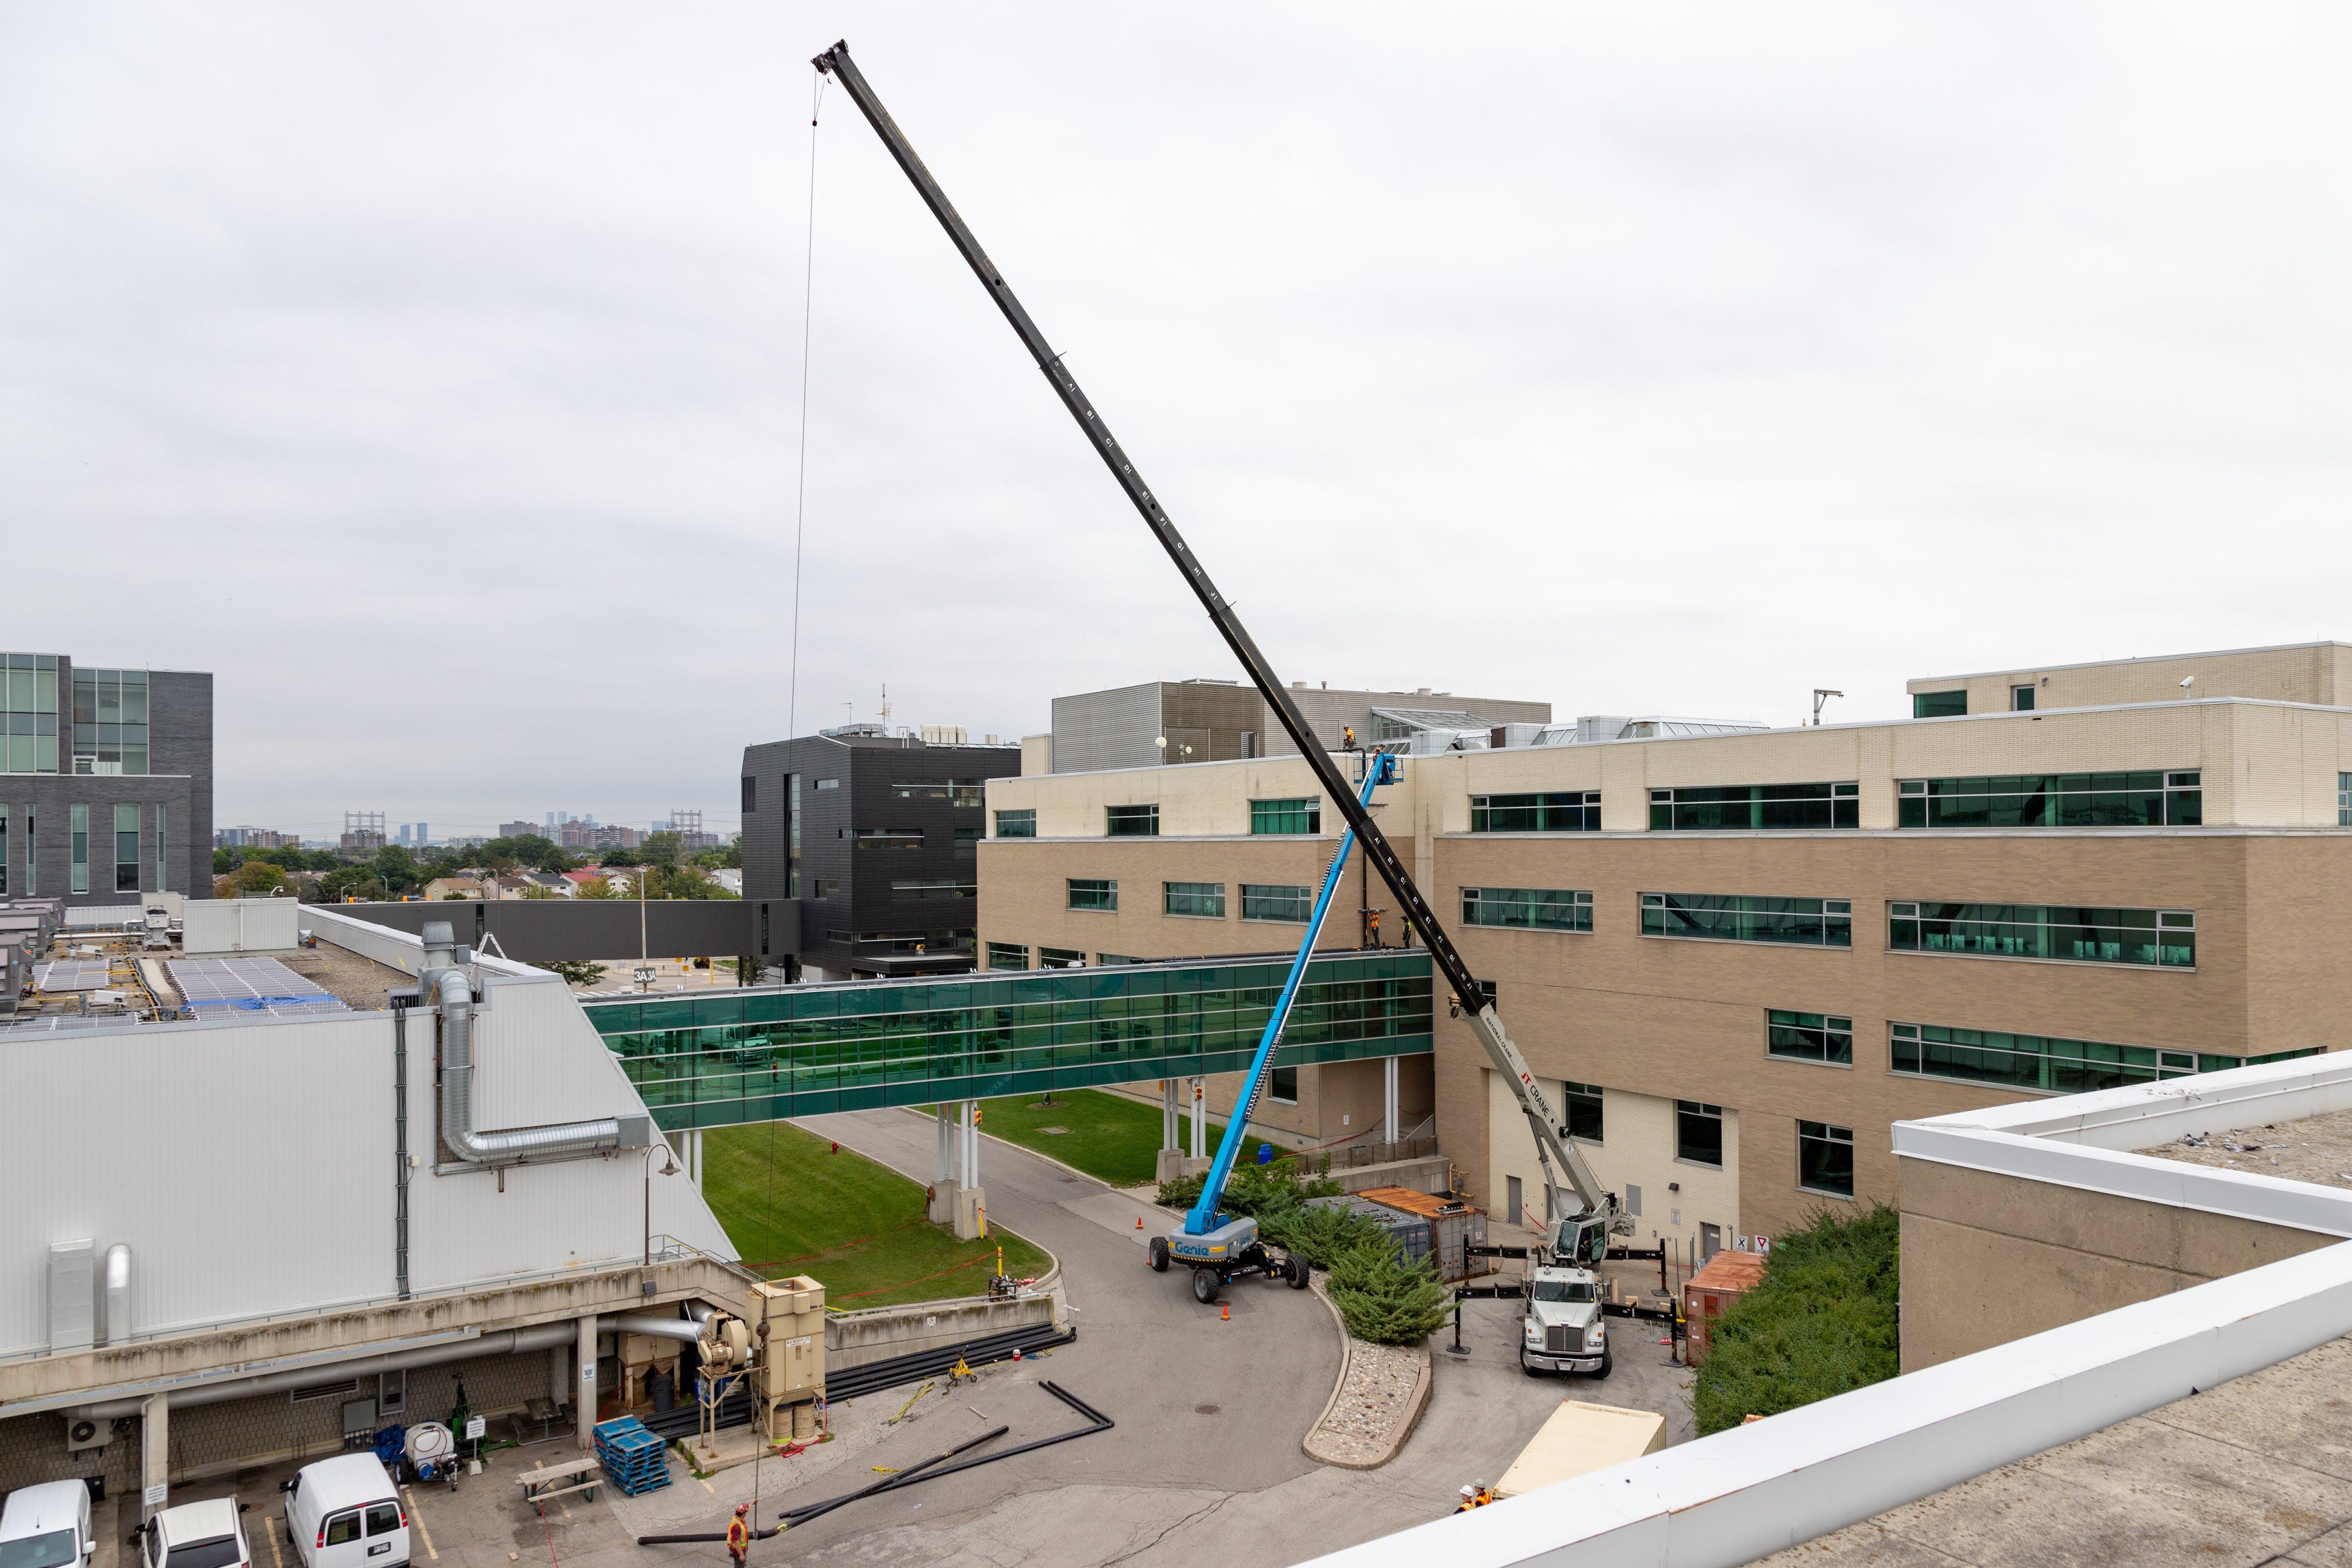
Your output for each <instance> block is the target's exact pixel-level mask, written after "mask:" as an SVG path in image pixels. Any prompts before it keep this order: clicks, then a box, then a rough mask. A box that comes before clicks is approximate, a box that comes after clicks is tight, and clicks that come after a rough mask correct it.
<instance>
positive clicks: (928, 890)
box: [890, 877, 980, 899]
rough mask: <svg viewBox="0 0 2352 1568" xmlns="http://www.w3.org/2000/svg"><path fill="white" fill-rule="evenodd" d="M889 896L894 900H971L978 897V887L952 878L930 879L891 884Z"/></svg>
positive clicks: (972, 883)
mask: <svg viewBox="0 0 2352 1568" xmlns="http://www.w3.org/2000/svg"><path fill="white" fill-rule="evenodd" d="M890 896H891V897H892V898H894V899H972V898H978V897H979V896H980V885H979V884H978V883H976V882H966V881H962V880H960V879H956V878H954V877H930V878H925V879H922V880H920V881H914V882H892V883H891V884H890Z"/></svg>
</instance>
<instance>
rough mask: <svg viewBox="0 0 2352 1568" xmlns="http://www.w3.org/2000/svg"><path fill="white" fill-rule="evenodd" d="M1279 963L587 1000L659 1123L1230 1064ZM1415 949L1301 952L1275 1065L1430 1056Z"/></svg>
mask: <svg viewBox="0 0 2352 1568" xmlns="http://www.w3.org/2000/svg"><path fill="white" fill-rule="evenodd" d="M1287 969H1288V964H1287V963H1286V962H1282V961H1268V962H1265V963H1222V964H1190V965H1183V966H1172V965H1171V966H1161V965H1154V964H1140V965H1120V966H1118V967H1114V968H1107V969H1078V970H1065V971H1062V972H1059V973H1026V974H1019V975H1013V974H1002V975H992V974H988V973H982V974H978V975H963V976H958V977H956V978H955V979H953V980H942V981H926V982H885V983H880V984H852V985H800V986H792V987H788V988H778V989H774V990H766V989H761V990H752V991H747V992H743V993H740V994H719V995H715V996H676V997H665V998H651V997H648V998H642V999H640V998H635V997H631V998H615V999H614V1000H612V1001H609V1002H607V1001H602V1000H599V1001H591V1002H585V1003H583V1006H584V1008H585V1010H586V1012H587V1014H588V1016H589V1019H590V1021H591V1022H592V1023H593V1025H594V1026H595V1027H596V1030H597V1032H598V1033H599V1034H601V1035H603V1036H604V1037H605V1043H606V1045H607V1046H608V1047H611V1049H612V1050H613V1052H614V1055H615V1056H616V1057H617V1058H619V1059H620V1063H621V1067H622V1069H623V1070H624V1071H625V1073H627V1074H628V1077H629V1079H630V1081H631V1082H633V1083H635V1085H636V1086H637V1090H638V1092H639V1093H640V1094H642V1095H643V1096H644V1097H645V1100H646V1105H647V1106H648V1107H649V1108H651V1109H652V1110H653V1112H654V1115H655V1117H656V1120H657V1121H659V1122H660V1124H661V1125H662V1126H663V1127H665V1128H677V1127H698V1126H724V1125H728V1124H730V1123H734V1122H743V1121H772V1120H776V1119H778V1118H782V1117H793V1116H810V1115H816V1114H819V1113H822V1112H824V1111H829V1110H857V1109H861V1108H866V1107H873V1106H885V1105H924V1104H929V1103H931V1102H933V1101H935V1100H962V1099H987V1098H992V1097H994V1096H998V1095H1010V1094H1027V1093H1038V1092H1043V1091H1044V1090H1045V1089H1071V1088H1079V1087H1083V1086H1086V1085H1088V1084H1105V1083H1126V1082H1134V1081H1137V1080H1140V1079H1159V1078H1179V1077H1189V1076H1192V1075H1194V1074H1200V1073H1213V1072H1238V1071H1240V1070H1242V1069H1243V1068H1246V1067H1247V1066H1248V1065H1249V1060H1250V1057H1251V1056H1252V1054H1253V1053H1254V1052H1255V1049H1256V1047H1257V1042H1258V1037H1259V1036H1260V1035H1261V1034H1262V1033H1263V1032H1264V1031H1265V1024H1266V1020H1267V1019H1268V1018H1269V1017H1270V1016H1272V1014H1273V1009H1274V1002H1275V997H1276V994H1278V993H1279V992H1280V990H1281V988H1282V982H1283V977H1284V975H1285V973H1286V971H1287ZM1430 1028H1431V1023H1430V965H1429V958H1428V955H1427V954H1426V953H1400V952H1390V953H1384V954H1369V953H1368V954H1361V955H1358V954H1346V955H1339V956H1334V957H1331V958H1318V959H1317V960H1315V961H1314V962H1313V963H1311V964H1310V965H1309V966H1308V970H1307V979H1306V981H1305V983H1304V984H1302V985H1301V987H1300V990H1299V996H1298V1001H1297V1005H1296V1006H1295V1007H1294V1009H1293V1011H1292V1013H1291V1017H1290V1022H1289V1026H1288V1027H1287V1028H1286V1030H1285V1032H1284V1035H1283V1045H1282V1048H1281V1051H1280V1053H1279V1055H1278V1057H1277V1058H1276V1061H1277V1065H1280V1066H1283V1067H1297V1066H1300V1065H1302V1064H1314V1063H1323V1062H1335V1061H1352V1060H1357V1059H1360V1058H1373V1057H1384V1056H1398V1055H1420V1054H1426V1053H1427V1052H1428V1051H1429V1049H1430Z"/></svg>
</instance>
